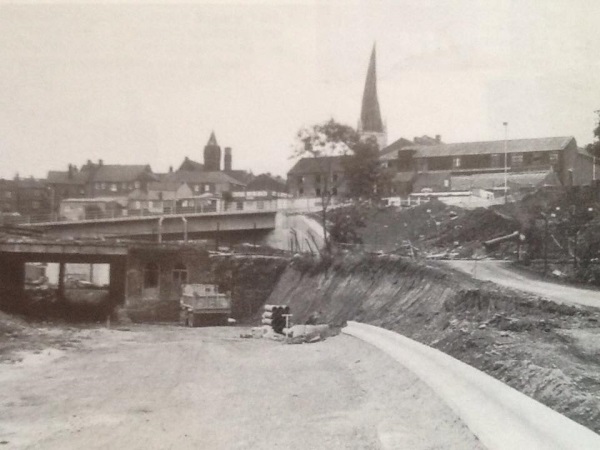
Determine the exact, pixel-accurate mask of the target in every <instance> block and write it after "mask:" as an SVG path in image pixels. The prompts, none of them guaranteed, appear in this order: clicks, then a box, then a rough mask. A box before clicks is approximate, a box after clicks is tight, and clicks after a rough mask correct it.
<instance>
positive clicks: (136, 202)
mask: <svg viewBox="0 0 600 450" xmlns="http://www.w3.org/2000/svg"><path fill="white" fill-rule="evenodd" d="M133 207H134V208H135V209H141V208H142V202H140V201H139V200H136V201H135V203H134V204H133Z"/></svg>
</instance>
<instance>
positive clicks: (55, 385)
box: [0, 326, 482, 450]
mask: <svg viewBox="0 0 600 450" xmlns="http://www.w3.org/2000/svg"><path fill="white" fill-rule="evenodd" d="M240 331H242V330H241V329H240V328H196V329H188V328H180V327H175V326H134V327H132V328H131V329H130V330H123V331H119V330H106V329H94V330H82V331H81V333H80V335H79V340H81V341H82V343H81V344H79V347H78V348H77V349H74V350H67V351H58V350H52V351H50V350H46V351H44V352H42V353H40V354H38V355H33V356H32V355H30V356H28V357H27V358H25V360H24V361H23V362H22V363H18V364H6V363H4V364H0V444H3V445H0V447H2V448H31V449H33V448H35V449H61V450H64V449H82V448H85V449H106V448H110V449H269V450H271V449H273V448H282V449H302V450H306V449H376V448H406V449H431V448H452V449H479V448H482V447H481V444H480V443H479V442H478V441H477V439H476V438H475V437H474V436H473V435H472V433H471V432H470V431H469V430H468V429H467V428H466V427H465V426H464V424H463V423H462V422H461V421H460V420H459V419H458V418H457V416H456V415H455V414H454V413H453V412H452V411H451V410H450V409H449V408H448V407H447V406H446V405H445V404H444V403H443V402H442V401H441V400H440V399H439V398H438V397H437V396H436V395H435V393H434V392H433V391H432V390H431V389H429V388H428V387H427V386H425V385H424V384H423V383H422V382H420V381H419V380H418V379H417V378H416V377H415V376H414V375H413V374H412V373H411V372H409V371H408V370H407V369H405V368H404V367H402V366H401V365H400V364H398V363H396V362H395V361H394V360H392V359H391V358H389V357H388V356H386V355H385V354H383V353H382V352H380V351H378V350H376V349H375V348H374V347H371V346H370V345H368V344H366V343H364V342H361V341H359V340H357V339H355V338H353V337H350V336H345V335H340V336H336V337H331V338H329V339H327V340H326V341H325V342H319V343H315V344H303V345H285V344H282V343H280V342H275V341H271V340H267V339H242V338H240V337H239V336H240Z"/></svg>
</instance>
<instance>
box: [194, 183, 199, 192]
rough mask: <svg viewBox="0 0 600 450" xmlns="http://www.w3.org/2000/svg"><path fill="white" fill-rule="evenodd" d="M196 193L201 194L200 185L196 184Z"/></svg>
mask: <svg viewBox="0 0 600 450" xmlns="http://www.w3.org/2000/svg"><path fill="white" fill-rule="evenodd" d="M194 192H200V185H199V184H195V185H194Z"/></svg>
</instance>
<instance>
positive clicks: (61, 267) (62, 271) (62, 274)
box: [56, 262, 66, 302]
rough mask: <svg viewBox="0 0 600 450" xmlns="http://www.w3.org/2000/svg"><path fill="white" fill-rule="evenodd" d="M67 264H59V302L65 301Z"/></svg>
mask: <svg viewBox="0 0 600 450" xmlns="http://www.w3.org/2000/svg"><path fill="white" fill-rule="evenodd" d="M65 272H66V271H65V263H64V262H60V263H58V291H57V292H56V296H57V297H58V301H59V302H64V301H65Z"/></svg>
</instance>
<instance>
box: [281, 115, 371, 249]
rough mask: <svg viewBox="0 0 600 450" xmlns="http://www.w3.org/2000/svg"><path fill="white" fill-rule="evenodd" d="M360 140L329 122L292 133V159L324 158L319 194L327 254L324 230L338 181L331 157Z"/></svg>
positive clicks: (328, 242)
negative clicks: (294, 134) (293, 141)
mask: <svg viewBox="0 0 600 450" xmlns="http://www.w3.org/2000/svg"><path fill="white" fill-rule="evenodd" d="M359 141H360V139H359V135H358V133H357V132H356V131H355V130H354V129H353V128H352V127H350V126H348V125H344V124H341V123H338V122H336V121H335V120H333V119H330V120H329V121H327V122H323V123H319V124H316V125H313V126H310V127H304V128H301V129H300V130H299V131H298V133H297V134H296V145H295V148H294V151H293V153H292V158H301V157H314V158H318V157H327V158H326V159H324V160H323V161H321V162H322V163H323V167H322V172H321V173H319V174H318V175H317V176H318V177H319V178H320V181H319V183H320V187H319V194H320V197H321V225H322V227H323V241H324V244H325V251H326V252H327V253H329V252H330V251H331V240H330V237H329V233H328V230H327V222H328V217H327V213H328V210H329V206H330V205H331V201H332V198H333V196H334V195H335V194H336V193H337V188H338V186H339V183H340V182H341V180H340V179H339V178H338V177H337V174H336V173H335V172H334V167H333V164H334V161H333V158H332V157H333V156H343V155H348V154H349V153H351V152H352V151H353V149H354V147H355V146H356V145H357V143H358V142H359Z"/></svg>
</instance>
